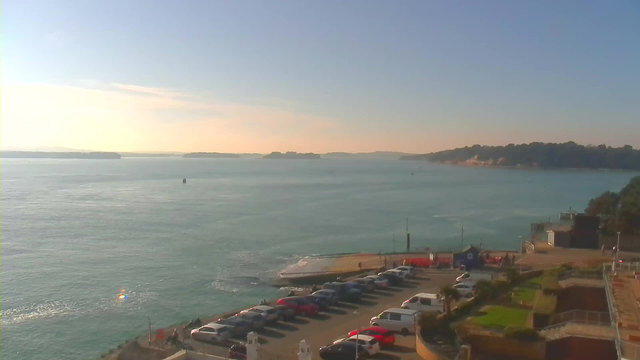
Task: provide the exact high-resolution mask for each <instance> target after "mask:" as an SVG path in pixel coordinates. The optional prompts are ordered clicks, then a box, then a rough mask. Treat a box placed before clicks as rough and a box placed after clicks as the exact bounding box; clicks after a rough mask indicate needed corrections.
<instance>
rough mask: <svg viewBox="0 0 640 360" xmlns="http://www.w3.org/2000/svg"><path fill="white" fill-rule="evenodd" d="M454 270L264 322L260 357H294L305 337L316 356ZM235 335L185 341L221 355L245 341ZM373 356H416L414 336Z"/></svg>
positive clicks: (448, 279) (449, 280)
mask: <svg viewBox="0 0 640 360" xmlns="http://www.w3.org/2000/svg"><path fill="white" fill-rule="evenodd" d="M459 274H460V273H458V272H437V271H429V272H424V271H420V272H418V275H417V277H416V278H414V279H411V280H407V281H405V282H404V283H403V284H401V285H399V286H395V287H390V288H388V289H385V290H376V292H375V293H373V294H367V295H365V296H364V297H363V300H362V301H361V302H359V303H344V302H341V303H339V304H337V305H335V306H333V307H331V308H330V309H328V310H326V311H322V312H320V313H319V314H318V315H316V316H314V317H309V318H307V317H298V318H297V319H295V320H292V321H285V322H280V323H277V324H273V325H268V326H267V327H265V328H264V329H263V330H261V331H259V332H258V335H259V341H260V344H261V345H260V350H259V352H260V358H261V359H295V358H296V354H297V352H298V344H299V342H300V341H301V340H303V339H305V340H306V341H307V342H308V343H309V344H310V346H311V350H312V351H313V358H314V359H320V357H319V356H318V349H319V348H320V347H321V346H324V345H327V344H330V343H332V342H333V341H334V340H336V339H338V338H341V337H344V336H345V335H346V334H347V333H348V332H349V331H351V330H354V329H357V328H362V327H367V326H369V319H370V318H371V317H373V316H375V315H377V314H379V313H380V312H382V311H384V310H386V309H388V308H391V307H400V305H401V304H402V302H403V301H404V300H406V299H408V298H409V297H411V296H412V295H415V294H416V293H419V292H433V293H437V292H438V291H439V289H440V286H442V285H446V284H453V283H454V280H455V277H456V276H457V275H459ZM245 340H246V339H244V338H236V339H233V340H232V341H229V342H227V343H224V344H210V343H204V342H200V341H195V340H193V339H187V340H186V342H187V343H188V344H190V345H191V346H193V348H194V350H196V351H200V352H204V353H207V354H212V355H217V356H221V357H225V355H226V352H227V349H228V348H229V346H231V345H232V344H233V343H234V342H240V341H245ZM373 358H376V359H417V358H418V357H417V355H416V353H415V336H414V335H413V334H412V335H408V336H402V335H400V334H396V344H395V346H394V347H393V348H390V349H383V351H382V352H381V353H379V354H377V355H375V356H374V357H373Z"/></svg>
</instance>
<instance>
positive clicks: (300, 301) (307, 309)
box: [277, 296, 319, 316]
mask: <svg viewBox="0 0 640 360" xmlns="http://www.w3.org/2000/svg"><path fill="white" fill-rule="evenodd" d="M277 304H278V305H284V306H286V307H288V308H291V309H293V310H294V311H295V312H296V314H297V315H301V314H302V315H306V316H314V315H316V314H317V313H318V309H319V308H318V305H316V304H312V303H311V302H309V300H307V299H305V298H303V297H300V296H290V297H286V298H282V299H280V300H278V302H277Z"/></svg>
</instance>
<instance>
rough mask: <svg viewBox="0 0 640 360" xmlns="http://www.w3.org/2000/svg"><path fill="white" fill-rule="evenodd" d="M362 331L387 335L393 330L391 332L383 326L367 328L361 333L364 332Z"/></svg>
mask: <svg viewBox="0 0 640 360" xmlns="http://www.w3.org/2000/svg"><path fill="white" fill-rule="evenodd" d="M362 330H372V331H377V332H379V333H381V334H385V333H388V332H391V330H389V329H387V328H383V327H382V326H369V327H366V328H364V329H360V331H362Z"/></svg>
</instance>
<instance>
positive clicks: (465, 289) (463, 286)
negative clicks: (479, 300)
mask: <svg viewBox="0 0 640 360" xmlns="http://www.w3.org/2000/svg"><path fill="white" fill-rule="evenodd" d="M453 288H454V289H456V290H458V292H459V293H460V295H462V296H464V297H466V298H470V297H473V295H474V293H475V292H476V290H475V286H474V285H471V284H467V283H459V284H455V285H453Z"/></svg>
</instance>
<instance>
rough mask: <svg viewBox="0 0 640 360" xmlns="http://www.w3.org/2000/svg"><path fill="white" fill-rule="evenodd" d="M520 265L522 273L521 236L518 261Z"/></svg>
mask: <svg viewBox="0 0 640 360" xmlns="http://www.w3.org/2000/svg"><path fill="white" fill-rule="evenodd" d="M518 263H519V265H520V272H521V273H522V236H520V259H518Z"/></svg>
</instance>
